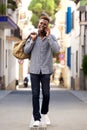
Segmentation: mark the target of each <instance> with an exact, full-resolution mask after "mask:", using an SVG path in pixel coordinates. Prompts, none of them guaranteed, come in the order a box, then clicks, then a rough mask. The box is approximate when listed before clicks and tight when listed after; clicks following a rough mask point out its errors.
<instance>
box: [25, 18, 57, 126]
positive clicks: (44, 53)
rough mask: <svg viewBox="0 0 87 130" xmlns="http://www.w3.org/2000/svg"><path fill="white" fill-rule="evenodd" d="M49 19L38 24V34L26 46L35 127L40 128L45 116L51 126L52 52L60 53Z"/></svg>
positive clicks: (32, 35) (44, 19) (43, 19)
mask: <svg viewBox="0 0 87 130" xmlns="http://www.w3.org/2000/svg"><path fill="white" fill-rule="evenodd" d="M48 24H49V18H48V17H47V16H42V17H41V18H40V20H39V24H38V34H37V33H36V32H32V33H31V34H30V37H31V38H29V39H28V40H27V42H26V45H25V47H24V53H26V54H28V53H31V62H30V76H31V88H32V104H33V117H34V124H33V126H39V125H40V121H41V117H42V116H44V118H45V121H46V122H45V123H46V124H47V125H48V124H50V120H49V118H48V116H47V113H48V111H49V100H50V75H51V74H52V73H53V63H52V52H53V51H54V52H56V53H57V52H59V46H58V43H57V40H56V39H55V37H54V36H53V35H51V34H50V29H49V28H48ZM40 83H41V87H42V95H43V99H42V106H41V112H40V102H39V96H40Z"/></svg>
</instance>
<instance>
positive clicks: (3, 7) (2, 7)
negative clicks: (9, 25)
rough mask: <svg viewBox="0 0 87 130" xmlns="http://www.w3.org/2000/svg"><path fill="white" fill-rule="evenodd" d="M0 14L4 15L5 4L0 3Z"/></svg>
mask: <svg viewBox="0 0 87 130" xmlns="http://www.w3.org/2000/svg"><path fill="white" fill-rule="evenodd" d="M0 15H6V4H5V3H0Z"/></svg>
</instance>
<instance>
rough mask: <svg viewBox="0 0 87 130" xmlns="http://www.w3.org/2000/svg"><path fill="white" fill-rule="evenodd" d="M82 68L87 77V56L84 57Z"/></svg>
mask: <svg viewBox="0 0 87 130" xmlns="http://www.w3.org/2000/svg"><path fill="white" fill-rule="evenodd" d="M82 68H83V73H84V75H87V55H84V56H83V60H82Z"/></svg>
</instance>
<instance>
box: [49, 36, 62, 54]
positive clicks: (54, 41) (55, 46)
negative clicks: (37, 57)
mask: <svg viewBox="0 0 87 130" xmlns="http://www.w3.org/2000/svg"><path fill="white" fill-rule="evenodd" d="M48 42H49V44H50V46H51V48H52V51H53V52H55V53H58V52H59V50H60V47H59V44H58V42H57V39H56V38H55V36H53V35H51V34H50V35H49V36H48Z"/></svg>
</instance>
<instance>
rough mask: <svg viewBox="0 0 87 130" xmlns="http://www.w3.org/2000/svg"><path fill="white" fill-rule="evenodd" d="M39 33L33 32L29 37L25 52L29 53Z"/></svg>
mask: <svg viewBox="0 0 87 130" xmlns="http://www.w3.org/2000/svg"><path fill="white" fill-rule="evenodd" d="M36 37H37V34H36V33H31V34H30V37H29V39H28V40H27V41H26V44H25V46H24V53H25V54H29V53H30V52H31V50H32V48H33V46H34V44H35V40H36Z"/></svg>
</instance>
